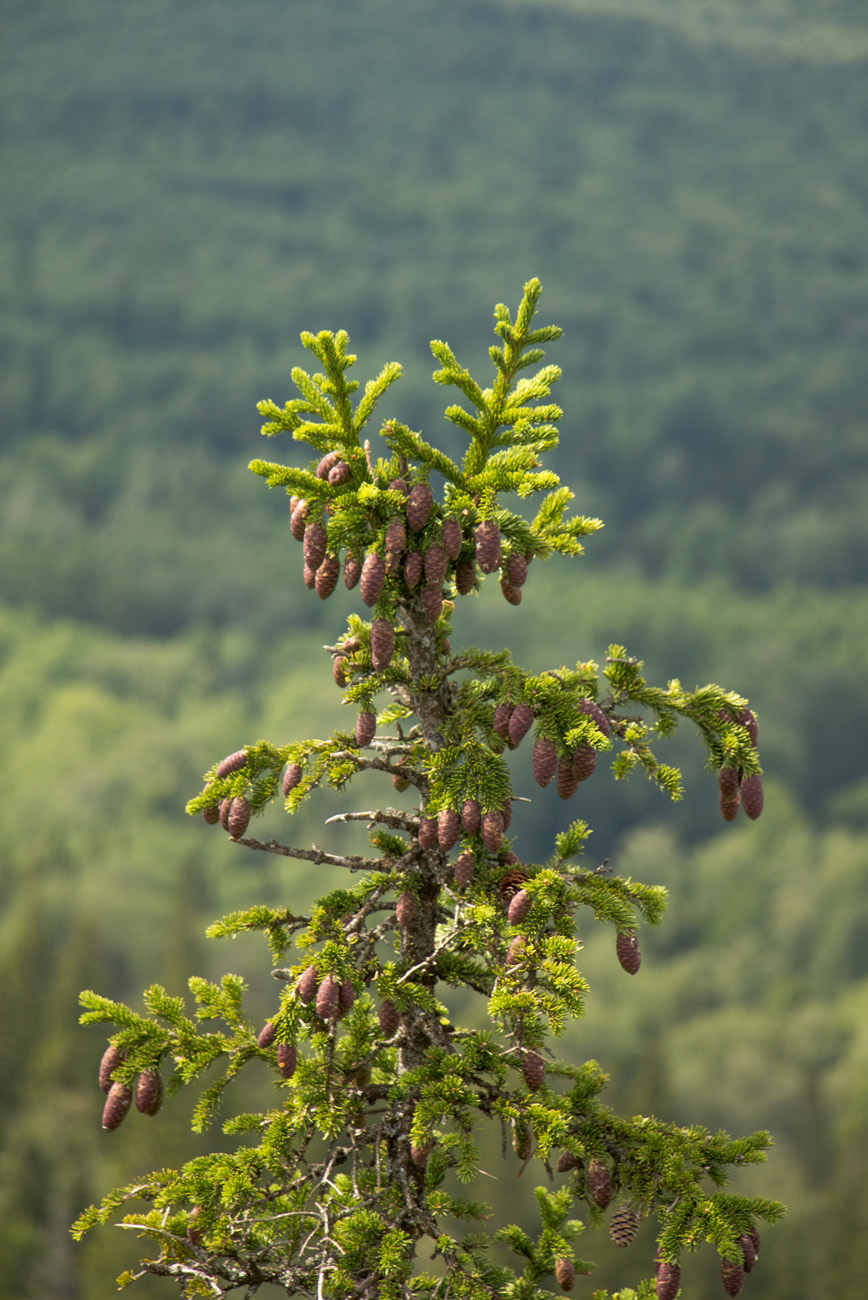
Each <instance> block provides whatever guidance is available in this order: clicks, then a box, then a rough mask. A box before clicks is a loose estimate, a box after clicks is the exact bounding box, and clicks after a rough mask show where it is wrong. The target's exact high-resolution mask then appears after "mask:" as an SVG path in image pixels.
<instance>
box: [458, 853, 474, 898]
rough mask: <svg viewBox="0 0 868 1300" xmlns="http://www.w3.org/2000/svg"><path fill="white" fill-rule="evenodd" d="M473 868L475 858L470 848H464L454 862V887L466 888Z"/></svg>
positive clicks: (471, 877)
mask: <svg viewBox="0 0 868 1300" xmlns="http://www.w3.org/2000/svg"><path fill="white" fill-rule="evenodd" d="M475 869H476V859H475V858H474V856H473V854H472V853H471V851H470V849H465V850H464V852H463V853H460V854H459V855H458V861H457V862H456V863H455V888H456V889H466V888H467V886H468V885H469V884H470V882H471V880H472V879H473V872H474V871H475Z"/></svg>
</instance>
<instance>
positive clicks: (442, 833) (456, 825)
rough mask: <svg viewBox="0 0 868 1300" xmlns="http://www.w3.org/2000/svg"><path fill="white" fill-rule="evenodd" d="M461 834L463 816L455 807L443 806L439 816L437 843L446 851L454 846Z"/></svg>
mask: <svg viewBox="0 0 868 1300" xmlns="http://www.w3.org/2000/svg"><path fill="white" fill-rule="evenodd" d="M460 836H461V818H460V817H459V815H458V813H457V812H456V811H455V809H454V808H443V809H441V811H440V814H439V816H438V818H437V843H438V844H439V845H440V848H441V849H442V850H443V852H444V853H448V852H449V850H450V849H451V848H453V847H454V846H455V845H456V844H457V843H458V840H459V838H460Z"/></svg>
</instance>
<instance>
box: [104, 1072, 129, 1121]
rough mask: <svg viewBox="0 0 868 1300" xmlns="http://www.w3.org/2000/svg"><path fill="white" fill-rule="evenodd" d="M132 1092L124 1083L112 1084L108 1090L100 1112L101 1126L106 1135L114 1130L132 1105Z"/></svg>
mask: <svg viewBox="0 0 868 1300" xmlns="http://www.w3.org/2000/svg"><path fill="white" fill-rule="evenodd" d="M132 1101H133V1092H132V1089H131V1088H130V1087H129V1086H128V1085H127V1084H125V1083H113V1084H112V1086H111V1087H110V1088H109V1090H108V1096H107V1097H106V1101H105V1106H104V1107H103V1112H102V1126H103V1128H104V1129H105V1130H106V1132H107V1133H110V1132H111V1131H112V1129H116V1128H117V1127H118V1125H119V1124H121V1123H122V1122H123V1119H124V1117H125V1115H126V1113H127V1111H128V1110H129V1108H130V1106H131V1105H132Z"/></svg>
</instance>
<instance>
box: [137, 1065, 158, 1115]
mask: <svg viewBox="0 0 868 1300" xmlns="http://www.w3.org/2000/svg"><path fill="white" fill-rule="evenodd" d="M162 1104H163V1080H162V1079H161V1078H160V1076H159V1074H158V1073H157V1071H156V1070H142V1073H141V1074H140V1075H139V1077H138V1079H137V1081H136V1110H137V1111H138V1112H139V1114H140V1115H156V1113H157V1111H158V1110H159V1109H160V1107H161V1106H162Z"/></svg>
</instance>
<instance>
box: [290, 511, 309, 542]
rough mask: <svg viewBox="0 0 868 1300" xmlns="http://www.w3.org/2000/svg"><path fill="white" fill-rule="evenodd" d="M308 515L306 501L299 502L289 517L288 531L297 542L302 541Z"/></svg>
mask: <svg viewBox="0 0 868 1300" xmlns="http://www.w3.org/2000/svg"><path fill="white" fill-rule="evenodd" d="M309 514H310V506H309V505H308V504H307V502H306V501H299V503H298V505H297V506H296V507H295V509H294V510H293V511H292V513H291V514H290V516H289V531H290V532H291V533H292V535H293V537H294V538H295V540H296V541H297V542H303V541H304V529H305V525H306V524H307V517H308V515H309Z"/></svg>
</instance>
